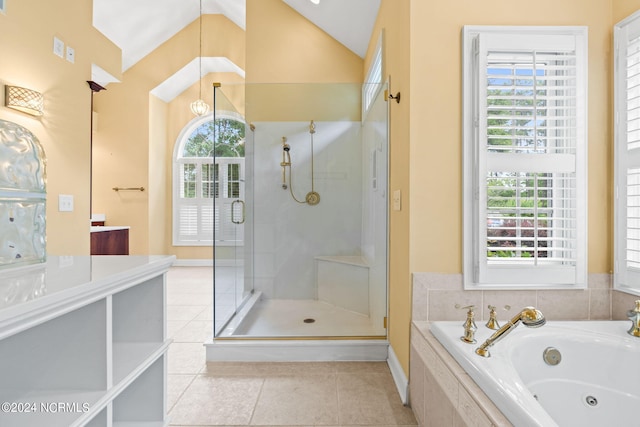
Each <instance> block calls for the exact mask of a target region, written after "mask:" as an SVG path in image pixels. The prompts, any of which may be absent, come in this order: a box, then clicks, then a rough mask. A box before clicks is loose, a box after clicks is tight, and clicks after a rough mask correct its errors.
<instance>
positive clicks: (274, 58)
mask: <svg viewBox="0 0 640 427" xmlns="http://www.w3.org/2000/svg"><path fill="white" fill-rule="evenodd" d="M246 4H247V68H246V72H247V74H246V80H247V83H352V82H362V73H363V71H362V70H363V61H362V59H361V58H360V57H359V56H358V55H356V54H354V53H353V52H351V51H350V50H349V49H347V48H346V47H344V46H343V45H341V44H340V43H338V42H337V41H336V40H335V39H333V38H331V37H329V36H328V35H327V34H326V33H325V32H324V31H322V30H321V29H320V28H318V27H316V26H315V25H313V24H311V23H310V22H309V21H308V20H307V19H305V18H304V17H302V16H301V15H299V14H298V13H297V12H296V11H294V10H293V9H292V8H290V7H289V6H287V4H286V3H284V2H283V1H282V0H247V2H246Z"/></svg>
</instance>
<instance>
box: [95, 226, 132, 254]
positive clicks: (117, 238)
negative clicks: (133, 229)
mask: <svg viewBox="0 0 640 427" xmlns="http://www.w3.org/2000/svg"><path fill="white" fill-rule="evenodd" d="M96 228H98V229H101V230H97V231H96V230H95V228H92V230H91V255H129V228H128V227H126V228H125V227H120V228H112V227H96Z"/></svg>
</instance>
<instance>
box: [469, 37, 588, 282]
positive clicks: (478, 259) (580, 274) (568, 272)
mask: <svg viewBox="0 0 640 427" xmlns="http://www.w3.org/2000/svg"><path fill="white" fill-rule="evenodd" d="M462 36H463V37H462V42H463V44H462V52H463V58H462V60H463V175H464V177H463V209H464V211H463V212H464V213H463V246H464V247H463V270H464V271H463V272H464V288H465V289H475V290H477V289H503V290H508V289H584V288H586V287H587V241H586V238H587V237H586V236H587V233H586V232H587V218H586V211H587V209H586V205H587V191H586V180H587V171H586V167H587V144H586V141H587V105H586V104H587V28H586V27H577V26H571V27H556V26H554V27H537V26H536V27H533V26H525V27H515V26H465V27H463V34H462ZM481 38H483V40H489V42H487V43H488V44H490V45H492V46H499V47H492V48H491V49H492V50H491V52H492V53H494V51H500V52H502V50H501V49H504V51H505V52H510V53H511V52H515V53H518V54H524V53H525V52H528V51H529V50H530V51H532V52H534V51H535V52H537V51H538V50H540V49H539V48H538V47H535V48H530V47H529V46H528V45H533V44H536V45H537V43H538V42H540V43H542V46H543V47H545V49H547V50H546V51H548V52H552V53H553V52H554V51H552V50H550V49H551V48H549V47H548V46H552V47H553V46H556V44H557V43H559V46H562V45H563V44H565V43H564V41H566V42H567V43H566V44H569V45H571V43H575V49H576V66H575V72H576V81H577V85H576V88H577V90H576V99H577V101H576V104H577V106H576V109H577V112H576V120H575V122H576V126H575V128H572V129H573V130H574V132H575V137H576V138H577V139H576V141H577V142H576V149H575V150H576V152H575V155H574V157H575V158H574V160H575V171H574V173H575V174H576V177H575V181H576V198H575V203H576V204H577V206H578V208H577V209H576V211H577V214H576V216H575V217H576V222H577V232H574V234H575V236H576V239H577V243H576V245H575V249H574V250H573V251H574V252H575V253H576V256H575V268H573V267H572V266H571V262H569V263H567V264H566V265H564V264H560V263H558V265H559V268H557V269H555V267H554V264H553V263H540V264H541V266H540V267H537V266H536V267H531V266H526V262H525V261H522V262H520V263H519V262H517V261H512V262H511V264H510V265H504V266H503V265H500V263H499V262H493V263H491V265H490V263H489V262H488V259H490V257H488V256H487V251H488V250H489V248H488V245H487V237H488V236H487V228H488V227H487V212H488V211H487V208H486V204H487V199H486V197H487V191H488V190H486V188H487V185H488V184H487V175H486V173H487V171H488V170H489V168H488V166H487V165H488V162H489V161H493V159H492V160H487V158H488V157H489V155H488V154H487V153H486V152H485V151H486V148H484V147H486V146H485V144H486V142H481V141H485V140H486V139H485V140H483V139H482V138H483V137H484V138H488V132H487V130H486V129H487V124H486V118H487V117H488V116H482V114H481V111H482V109H483V108H484V111H486V110H487V108H486V104H485V106H484V107H481V102H480V100H482V99H488V95H487V89H486V87H487V86H486V84H480V78H481V76H488V75H487V74H486V72H485V71H482V70H481V68H480V67H481V65H480V64H481V62H483V60H482V59H481V58H480V56H479V51H480V48H481V46H484V44H481V42H480V40H481ZM530 40H534V41H530ZM482 43H484V42H482ZM571 46H573V45H571ZM487 52H489V50H487ZM556 52H557V51H556ZM532 66H533V64H532ZM514 68H515V66H514ZM486 69H487V68H485V70H486ZM534 69H535V68H532V70H534ZM483 97H484V98H483ZM533 99H535V98H533ZM483 118H484V119H485V122H484V123H483V120H482V119H483ZM483 124H484V127H483V126H482V125H483ZM482 129H484V131H483V130H482ZM514 151H515V150H514ZM509 155H510V156H511V157H512V158H513V160H515V161H517V163H519V164H515V165H514V166H513V172H514V173H524V172H530V173H532V174H541V173H545V171H543V170H541V169H535V168H533V169H530V168H531V163H533V162H530V163H529V162H528V161H527V157H525V156H521V157H520V156H519V155H518V154H509ZM527 155H529V156H531V154H527ZM533 155H534V156H537V154H533ZM516 156H518V157H516ZM547 158H550V157H545V161H544V162H546V163H548V160H547ZM504 160H506V158H504V159H498V161H499V162H503V163H504ZM518 160H519V161H518ZM537 163H541V164H542V163H543V162H540V161H538V162H537ZM544 167H545V168H546V166H544ZM500 170H502V169H500ZM549 172H551V171H549ZM556 172H558V170H556ZM554 173H555V172H554ZM537 218H540V217H537ZM514 258H515V257H512V258H510V259H511V260H513V259H514ZM543 264H550V265H546V266H542V265H543ZM554 270H555V271H554ZM487 271H491V274H486V272H487Z"/></svg>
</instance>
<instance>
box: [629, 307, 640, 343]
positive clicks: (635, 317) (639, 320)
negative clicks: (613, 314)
mask: <svg viewBox="0 0 640 427" xmlns="http://www.w3.org/2000/svg"><path fill="white" fill-rule="evenodd" d="M627 317H629V320H631V328H630V329H629V330H628V331H627V332H628V333H629V335H633V336H634V337H640V299H639V300H636V308H634V309H633V310H629V311H628V312H627Z"/></svg>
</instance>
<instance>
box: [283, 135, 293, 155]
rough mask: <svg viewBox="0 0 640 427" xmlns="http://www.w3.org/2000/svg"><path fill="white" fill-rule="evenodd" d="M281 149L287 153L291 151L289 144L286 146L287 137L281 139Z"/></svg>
mask: <svg viewBox="0 0 640 427" xmlns="http://www.w3.org/2000/svg"><path fill="white" fill-rule="evenodd" d="M282 149H283V150H284V151H287V152H288V151H289V150H291V147H289V144H287V137H286V136H283V137H282Z"/></svg>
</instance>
